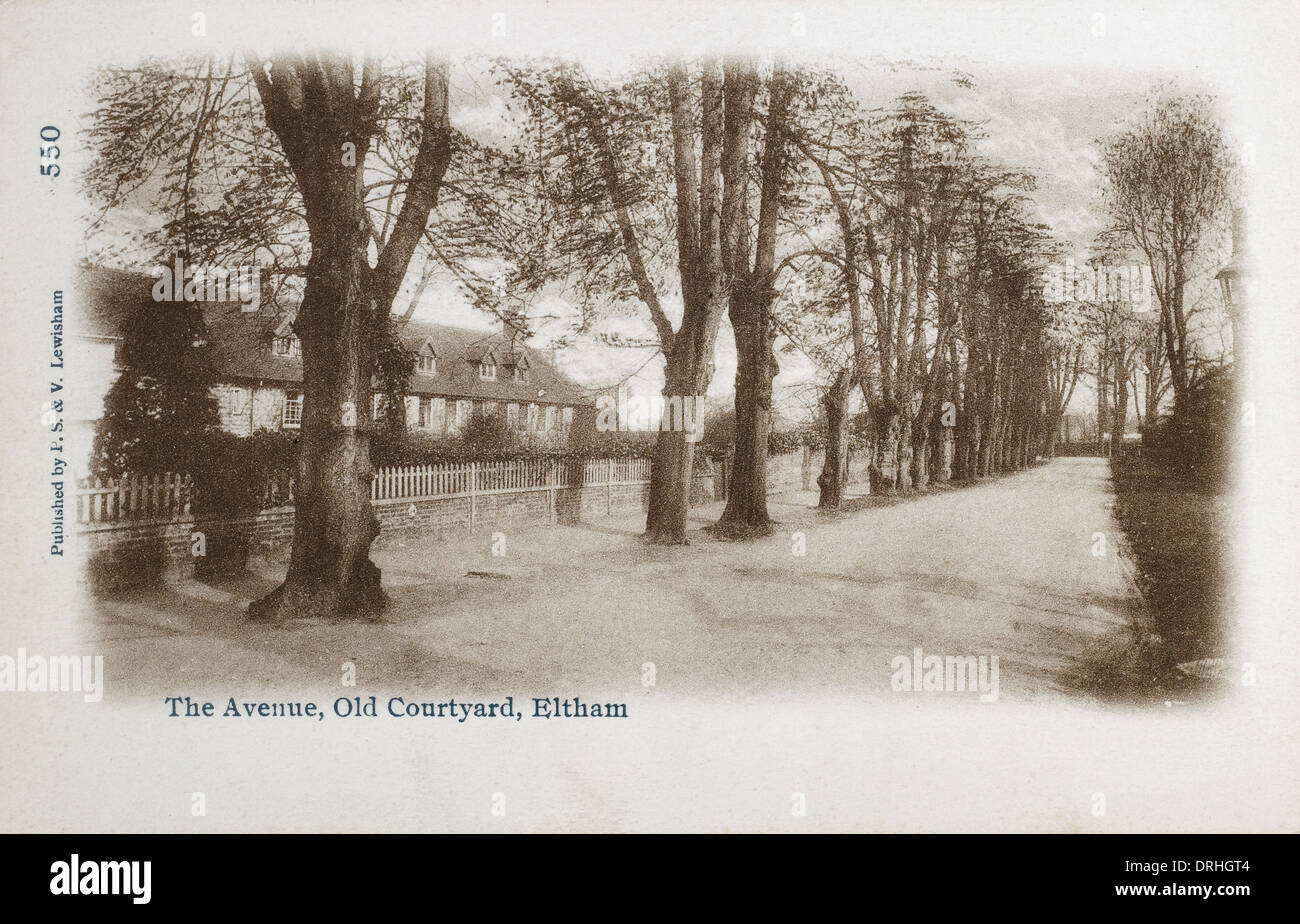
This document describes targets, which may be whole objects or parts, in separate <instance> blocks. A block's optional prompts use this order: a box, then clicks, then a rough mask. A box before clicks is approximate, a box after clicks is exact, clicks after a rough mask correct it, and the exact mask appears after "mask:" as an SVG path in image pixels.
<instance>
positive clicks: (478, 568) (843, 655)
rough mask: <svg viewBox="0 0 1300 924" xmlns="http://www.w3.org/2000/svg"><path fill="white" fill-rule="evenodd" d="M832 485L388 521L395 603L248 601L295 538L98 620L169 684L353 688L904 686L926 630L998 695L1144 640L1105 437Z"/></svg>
mask: <svg viewBox="0 0 1300 924" xmlns="http://www.w3.org/2000/svg"><path fill="white" fill-rule="evenodd" d="M815 500H816V499H815V495H812V494H798V495H785V496H782V497H778V498H773V502H772V505H771V509H772V513H773V516H774V517H775V518H777V519H779V520H780V521H781V525H780V526H779V527H778V529H777V531H776V533H775V534H774V535H773V536H771V537H769V538H767V539H764V540H760V541H756V542H750V543H733V542H726V541H721V540H718V539H714V538H712V537H711V536H709V535H708V534H707V533H705V532H704V531H703V530H702V529H700V528H697V530H696V532H694V533H693V534H692V540H691V545H690V546H688V547H684V548H662V547H652V546H647V545H645V544H644V543H643V542H642V541H641V540H640V539H639V538H638V534H639V532H640V526H641V523H640V522H639V518H626V519H622V520H609V521H602V522H598V523H592V524H583V525H580V526H560V527H549V528H530V529H525V530H521V531H518V532H513V531H511V530H508V529H507V530H504V536H505V553H506V554H505V555H504V556H493V555H492V553H491V549H492V544H493V542H492V537H491V535H490V534H488V533H487V532H483V533H479V534H475V535H473V536H468V537H464V538H462V539H460V540H459V541H458V542H449V541H446V540H441V541H428V542H409V541H408V542H399V541H394V540H383V539H381V540H380V541H379V542H378V543H377V544H376V548H375V555H374V557H375V559H376V561H377V562H378V563H379V564H380V566H381V567H382V568H383V570H384V578H385V583H386V586H387V590H388V592H389V595H390V597H391V600H392V606H391V608H390V610H389V612H388V613H387V614H386V616H385V618H384V620H383V621H382V622H379V623H365V624H358V623H349V624H339V625H331V624H323V623H316V622H301V623H294V624H290V625H287V626H284V627H278V628H270V627H263V626H252V625H249V624H248V623H246V622H245V621H244V620H243V619H242V618H241V615H240V610H241V608H242V605H243V604H244V603H245V602H246V601H247V600H248V599H251V598H252V597H254V596H255V595H257V594H259V593H261V592H265V591H266V590H269V589H270V588H271V587H272V586H274V580H275V579H276V578H277V576H278V574H279V573H281V572H282V569H283V566H284V557H283V556H281V557H279V558H278V559H276V560H273V561H258V562H255V563H254V567H255V570H256V571H257V572H258V573H257V574H255V575H251V576H249V577H248V578H245V579H242V580H239V581H232V582H228V583H225V584H222V585H219V586H216V587H210V586H207V585H197V584H193V583H189V584H186V585H180V586H175V587H172V588H169V589H168V590H166V591H164V592H157V593H151V594H146V595H141V596H138V597H136V598H133V599H131V600H125V601H121V600H119V601H111V602H99V603H96V604H93V610H94V625H95V629H94V639H93V641H94V643H95V644H97V645H100V646H101V647H103V648H104V649H105V653H106V655H107V657H106V662H107V663H109V664H110V665H114V671H113V672H114V673H115V674H116V675H117V676H118V677H121V678H124V683H125V685H128V686H129V688H130V690H131V692H132V694H133V695H135V694H140V695H149V696H154V695H157V694H159V693H162V694H163V695H168V694H170V693H172V692H176V691H177V690H178V689H181V688H183V689H181V691H182V692H185V693H191V692H203V691H205V690H213V691H216V692H220V691H225V690H229V689H231V688H232V686H234V687H237V688H239V689H260V688H267V687H275V688H280V687H288V688H293V689H296V690H299V691H305V690H308V691H309V690H313V689H315V688H318V687H319V688H320V689H329V690H333V691H337V690H338V683H339V679H338V678H339V671H340V665H341V663H342V662H344V661H353V662H354V663H355V664H356V665H357V668H358V671H359V673H360V676H361V677H362V678H363V679H365V680H369V681H370V683H372V684H378V685H379V687H380V688H381V689H401V690H411V689H420V690H428V691H438V692H443V693H458V694H471V693H479V694H505V693H512V692H513V693H515V694H516V695H522V696H527V697H532V696H548V695H573V694H577V695H583V696H586V695H592V696H595V695H606V694H621V695H625V696H632V695H636V694H640V693H642V692H644V690H645V689H646V686H645V683H644V680H645V677H646V676H647V671H653V677H654V681H655V688H656V689H657V690H672V691H675V692H678V693H681V694H687V695H696V694H698V695H702V696H706V697H711V696H720V697H722V698H728V697H745V696H749V695H758V694H770V693H778V694H785V693H789V694H805V693H817V692H835V693H838V694H842V695H849V696H860V697H864V698H874V697H897V696H899V695H901V694H900V693H899V692H898V691H897V690H896V689H894V687H897V686H898V685H899V679H898V678H899V674H898V671H897V670H896V667H897V663H898V662H895V659H897V658H900V657H901V658H905V659H906V660H907V661H908V662H909V663H910V662H911V661H912V659H913V657H914V652H915V650H916V649H918V648H919V649H921V655H920V656H919V657H918V661H919V659H920V658H924V657H925V656H928V655H937V656H939V657H941V658H942V657H961V658H964V657H967V656H973V657H979V656H985V657H986V658H991V657H993V656H996V657H997V658H998V671H999V674H998V686H999V688H998V691H997V695H999V696H1000V697H1001V698H1002V699H1004V700H1005V699H1010V700H1022V701H1023V700H1042V699H1052V698H1058V697H1077V696H1090V695H1094V694H1098V693H1104V692H1105V691H1104V690H1102V689H1101V688H1100V687H1099V686H1098V684H1099V681H1098V676H1099V675H1104V674H1105V673H1106V670H1107V668H1108V667H1110V666H1113V665H1114V664H1116V663H1119V662H1120V661H1122V660H1123V659H1124V658H1125V656H1126V652H1128V651H1129V650H1130V649H1131V648H1132V647H1133V640H1134V636H1133V632H1132V627H1133V625H1134V624H1135V620H1137V619H1139V618H1140V614H1141V610H1140V603H1139V598H1138V595H1137V591H1136V590H1135V588H1134V585H1133V582H1132V580H1131V578H1130V577H1129V571H1128V569H1127V567H1126V565H1125V563H1124V562H1123V561H1122V559H1121V558H1120V557H1119V556H1118V555H1117V552H1118V550H1119V548H1120V542H1119V536H1118V530H1117V527H1116V525H1115V523H1114V521H1113V519H1112V518H1111V514H1110V510H1109V508H1110V505H1111V500H1112V496H1111V493H1110V489H1109V475H1108V470H1107V463H1106V462H1105V460H1100V459H1058V460H1055V461H1053V462H1052V463H1050V464H1048V465H1045V466H1041V467H1038V468H1035V469H1032V470H1029V471H1026V472H1023V473H1019V474H1016V475H1012V476H1009V477H1006V478H1002V479H999V480H996V481H992V482H988V483H984V484H980V485H976V486H972V487H967V488H961V489H949V490H942V491H936V492H934V493H932V494H930V495H928V496H924V497H920V498H915V499H908V500H903V501H890V500H887V499H877V498H870V499H867V498H857V499H854V500H852V501H851V502H850V509H849V510H848V511H847V512H841V513H839V514H836V515H832V516H827V515H824V514H821V513H820V512H818V511H816V510H815V509H813V507H812V505H813V504H815ZM853 508H857V509H853ZM719 511H720V505H715V507H709V508H703V509H700V510H698V511H696V515H695V517H694V521H695V522H694V525H695V526H696V527H704V526H705V525H707V524H708V523H710V522H712V521H713V520H714V519H716V515H717V513H718V512H719ZM498 545H499V543H498ZM471 572H477V573H476V574H471ZM891 664H892V665H893V666H891ZM647 665H653V668H650V667H648V666H647ZM905 673H907V674H909V675H911V674H912V672H911V671H910V670H908V671H905ZM913 676H919V674H918V675H913ZM891 681H892V682H893V683H892V686H891ZM957 695H963V694H960V693H958V694H957ZM964 695H965V696H968V697H969V696H973V695H974V694H970V693H966V694H964Z"/></svg>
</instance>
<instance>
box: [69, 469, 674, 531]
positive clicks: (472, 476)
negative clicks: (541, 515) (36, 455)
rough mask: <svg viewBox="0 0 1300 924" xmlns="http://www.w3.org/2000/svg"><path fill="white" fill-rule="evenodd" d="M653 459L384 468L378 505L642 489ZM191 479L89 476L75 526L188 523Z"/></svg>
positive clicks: (374, 492)
mask: <svg viewBox="0 0 1300 924" xmlns="http://www.w3.org/2000/svg"><path fill="white" fill-rule="evenodd" d="M649 480H650V460H649V459H587V460H581V461H575V462H565V461H562V460H554V459H520V460H516V461H511V462H468V463H466V462H443V463H432V464H429V465H401V466H386V467H383V468H378V469H376V470H375V472H374V475H373V476H372V478H371V480H370V500H371V501H372V502H379V501H390V500H419V499H426V498H436V497H455V496H474V495H477V494H510V493H522V492H525V491H539V490H552V489H557V488H573V487H589V486H593V485H614V484H644V483H645V482H648V481H649ZM293 492H294V479H293V478H292V477H289V476H287V475H282V476H279V477H277V478H274V479H271V480H270V481H268V483H267V484H266V486H265V488H264V490H263V492H262V498H261V506H262V509H264V510H266V509H272V508H277V507H288V506H292V505H293V500H294V493H293ZM192 496H193V482H192V480H191V479H190V476H189V475H183V474H171V473H169V474H166V475H129V474H128V475H125V476H123V477H122V478H119V479H117V480H113V481H107V480H104V479H99V478H96V479H83V480H81V481H80V482H78V486H77V523H79V524H82V525H93V524H99V523H126V522H141V523H144V522H171V521H176V520H186V519H189V517H190V515H191V510H190V501H191V498H192Z"/></svg>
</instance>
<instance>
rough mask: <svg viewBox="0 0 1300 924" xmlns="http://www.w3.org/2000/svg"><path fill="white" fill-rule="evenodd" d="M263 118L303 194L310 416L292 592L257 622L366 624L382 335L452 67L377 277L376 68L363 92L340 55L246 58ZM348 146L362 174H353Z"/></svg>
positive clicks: (432, 94) (306, 416)
mask: <svg viewBox="0 0 1300 924" xmlns="http://www.w3.org/2000/svg"><path fill="white" fill-rule="evenodd" d="M245 56H246V57H247V59H248V63H249V65H250V71H251V73H252V76H253V80H254V81H255V83H256V85H257V89H258V93H259V96H260V97H261V100H262V104H263V108H264V110H265V113H266V122H267V126H268V127H269V128H270V129H271V130H272V131H273V132H274V133H275V135H276V137H277V138H278V139H279V141H280V143H281V145H282V147H283V149H284V153H285V156H286V158H287V159H288V161H289V165H290V167H291V169H292V170H293V174H294V178H295V180H296V182H297V184H298V188H299V191H300V193H301V194H302V200H303V206H304V211H305V213H306V219H307V226H308V231H309V235H310V241H311V258H310V260H309V261H308V265H307V285H306V290H305V292H304V293H303V301H302V305H301V306H300V308H299V310H298V315H297V317H296V319H295V322H294V329H295V331H296V333H297V334H298V336H299V338H300V340H301V342H302V363H303V415H302V429H301V432H300V436H299V453H298V480H297V485H296V487H295V503H294V524H293V547H292V551H291V552H290V560H289V571H288V574H287V575H286V576H285V580H284V583H283V584H281V585H280V586H279V587H277V588H276V589H275V590H273V591H272V592H271V593H270V594H268V595H267V596H265V597H263V598H262V599H260V600H256V601H254V602H253V603H252V604H251V605H250V606H249V608H248V615H249V618H251V619H261V620H282V619H287V618H293V617H343V616H351V617H356V616H369V615H371V614H373V613H374V612H375V611H376V610H378V609H379V608H380V607H381V606H382V605H383V599H384V597H383V592H382V590H381V589H380V574H379V569H378V568H377V567H375V565H374V563H373V562H371V561H370V557H369V556H370V551H369V550H370V544H371V542H373V541H374V539H375V537H376V536H377V535H378V534H379V523H378V520H377V519H376V517H375V514H374V510H373V509H372V508H371V506H370V481H371V466H370V433H371V429H372V428H373V426H374V419H373V413H372V411H373V409H372V405H371V394H372V390H371V380H372V376H373V373H374V368H375V358H376V355H377V352H378V349H377V348H378V341H379V337H378V332H379V331H380V330H381V329H383V328H384V327H385V326H386V325H385V323H384V322H385V321H386V320H387V316H388V313H389V311H391V309H392V304H393V299H394V298H395V297H396V295H397V291H398V289H399V287H400V286H401V283H402V279H403V278H404V276H405V275H406V271H407V268H408V267H409V265H410V260H411V256H412V254H413V253H414V251H415V248H416V246H417V244H418V242H419V240H420V238H421V237H422V235H423V234H424V230H425V228H426V227H427V225H428V221H429V214H430V212H431V211H432V209H433V207H434V206H435V205H436V204H437V200H438V192H439V189H440V188H441V184H442V178H443V175H444V174H445V173H446V170H447V166H448V164H449V163H450V160H451V156H452V150H451V132H450V126H449V122H448V106H447V101H448V84H447V70H446V65H445V63H440V62H435V61H434V60H432V59H428V60H426V62H425V70H424V100H423V117H422V134H421V138H420V145H419V150H418V152H417V154H416V157H415V160H414V163H413V164H412V168H411V173H410V176H409V177H408V179H407V182H406V187H405V196H404V199H403V204H402V207H401V209H400V212H399V214H398V216H397V218H396V220H395V221H394V223H393V227H392V232H391V234H390V235H389V237H388V240H387V241H386V242H384V243H383V244H382V246H379V248H378V258H377V260H376V263H375V266H374V267H373V268H372V267H371V266H370V261H369V245H370V238H371V230H370V226H369V222H368V220H367V215H366V211H365V203H364V199H363V192H362V190H363V188H364V187H363V183H362V179H363V177H364V170H365V157H366V153H367V149H368V147H369V145H370V141H371V138H372V137H373V135H374V133H375V131H376V130H377V122H376V119H377V115H378V110H379V102H380V77H381V75H380V67H379V63H378V60H377V59H375V58H373V57H367V58H366V59H365V60H364V63H363V67H362V72H361V75H360V76H361V80H360V82H359V84H358V82H357V81H356V79H355V76H356V75H355V69H354V65H353V63H352V61H351V60H350V59H349V58H348V57H346V56H342V55H336V54H331V53H326V52H313V53H311V54H308V55H298V54H295V55H292V56H290V57H288V58H285V59H281V58H273V59H272V60H271V61H270V62H268V63H267V64H265V65H264V64H263V62H262V61H261V59H260V58H259V57H258V56H257V54H256V53H255V52H253V51H248V52H246V53H245ZM345 144H351V145H353V148H354V151H355V155H356V158H355V162H351V163H344V159H343V157H341V153H342V151H343V150H344V145H345Z"/></svg>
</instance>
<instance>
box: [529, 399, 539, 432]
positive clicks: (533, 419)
mask: <svg viewBox="0 0 1300 924" xmlns="http://www.w3.org/2000/svg"><path fill="white" fill-rule="evenodd" d="M538 410H539V408H538V407H537V405H536V404H530V405H528V426H527V428H526V429H528V430H532V431H536V430H537V412H538Z"/></svg>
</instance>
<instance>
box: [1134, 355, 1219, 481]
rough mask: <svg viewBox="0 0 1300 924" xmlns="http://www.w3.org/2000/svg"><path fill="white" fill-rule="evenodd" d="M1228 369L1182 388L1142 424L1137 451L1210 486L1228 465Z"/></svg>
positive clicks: (1184, 476)
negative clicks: (1169, 406) (1164, 409)
mask: <svg viewBox="0 0 1300 924" xmlns="http://www.w3.org/2000/svg"><path fill="white" fill-rule="evenodd" d="M1234 391H1235V388H1234V380H1233V374H1232V369H1231V368H1230V367H1224V368H1221V369H1216V370H1215V371H1213V372H1211V373H1210V374H1208V375H1206V376H1204V377H1203V378H1201V379H1200V380H1199V381H1197V383H1196V384H1195V385H1193V386H1192V387H1191V388H1189V389H1188V390H1187V393H1186V394H1185V395H1184V396H1183V400H1182V401H1180V402H1178V403H1177V404H1176V405H1175V407H1174V410H1173V413H1171V414H1166V415H1163V416H1161V417H1160V418H1159V419H1158V420H1157V421H1155V423H1154V424H1149V425H1147V426H1144V427H1143V428H1142V451H1143V453H1144V455H1145V456H1146V457H1147V458H1148V459H1149V460H1150V461H1152V462H1154V463H1156V464H1157V465H1159V466H1161V467H1162V468H1164V469H1166V470H1167V471H1169V472H1170V473H1171V474H1173V475H1175V476H1176V477H1178V478H1180V479H1182V480H1184V481H1190V482H1196V483H1199V484H1201V485H1203V486H1206V487H1210V488H1217V487H1219V486H1221V485H1222V484H1224V483H1225V482H1226V481H1227V479H1228V477H1229V473H1230V470H1231V464H1232V448H1233V442H1234V440H1233V437H1234V435H1235V433H1236V414H1235V413H1234V410H1233V409H1234V408H1235V406H1236V402H1235V400H1234V397H1233V394H1234Z"/></svg>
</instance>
